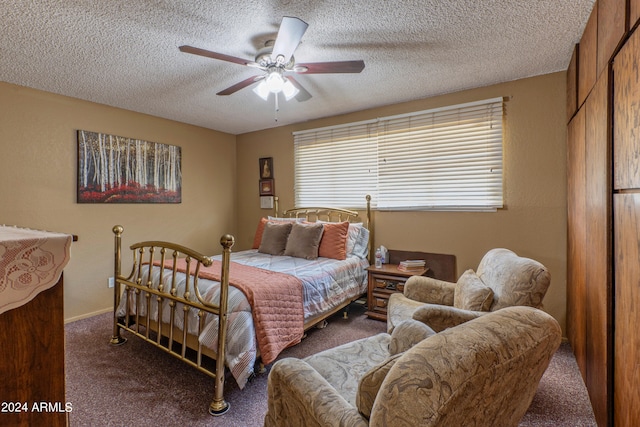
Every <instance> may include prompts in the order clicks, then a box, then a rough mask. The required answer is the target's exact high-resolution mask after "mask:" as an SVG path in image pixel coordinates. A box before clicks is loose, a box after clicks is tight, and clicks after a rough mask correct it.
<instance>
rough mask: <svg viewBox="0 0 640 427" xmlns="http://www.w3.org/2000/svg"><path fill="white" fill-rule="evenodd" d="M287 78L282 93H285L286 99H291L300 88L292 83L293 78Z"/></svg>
mask: <svg viewBox="0 0 640 427" xmlns="http://www.w3.org/2000/svg"><path fill="white" fill-rule="evenodd" d="M286 80H287V81H286V82H284V85H282V94H283V95H284V99H286V100H287V101H289V100H290V99H291V98H293V97H294V96H296V95H297V94H298V92H300V91H299V90H298V88H297V87H295V86H294V85H293V83H291V80H289V79H286Z"/></svg>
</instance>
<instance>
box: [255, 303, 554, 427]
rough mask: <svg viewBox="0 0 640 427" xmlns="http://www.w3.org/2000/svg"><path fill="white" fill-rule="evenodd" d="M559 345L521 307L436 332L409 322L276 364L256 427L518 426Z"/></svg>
mask: <svg viewBox="0 0 640 427" xmlns="http://www.w3.org/2000/svg"><path fill="white" fill-rule="evenodd" d="M560 338H561V331H560V326H559V325H558V323H557V322H556V321H555V319H553V317H551V316H550V315H548V314H546V313H545V312H543V311H542V310H538V309H535V308H532V307H524V306H519V307H508V308H505V309H502V310H498V311H495V312H492V313H489V314H487V315H486V316H482V317H479V318H477V319H474V320H471V321H469V322H466V323H464V324H462V325H460V326H457V327H453V328H449V329H447V330H445V331H443V332H440V333H435V332H434V331H433V330H432V329H431V328H429V327H428V326H426V325H424V324H422V323H421V322H418V321H415V320H407V321H405V322H402V323H401V324H399V325H398V326H397V327H396V328H395V329H394V331H393V333H392V334H391V335H389V334H386V333H383V334H379V335H375V336H373V337H369V338H364V339H361V340H358V341H354V342H351V343H348V344H344V345H342V346H339V347H335V348H332V349H329V350H325V351H323V352H321V353H318V354H315V355H312V356H310V357H307V358H306V359H294V358H286V359H282V360H280V361H278V362H276V363H275V364H274V365H273V367H272V369H271V372H270V373H269V380H268V410H267V414H266V417H265V422H264V425H265V426H266V427H286V426H368V425H372V426H394V427H395V426H462V425H474V426H498V425H499V426H517V425H518V422H519V421H520V419H521V418H522V416H523V415H524V414H525V412H526V411H527V409H528V408H529V405H530V404H531V401H532V399H533V396H534V394H535V392H536V389H537V386H538V383H539V381H540V378H541V377H542V375H543V373H544V371H545V370H546V368H547V366H548V364H549V361H550V360H551V357H552V356H553V354H554V353H555V351H556V350H557V349H558V346H559V345H560Z"/></svg>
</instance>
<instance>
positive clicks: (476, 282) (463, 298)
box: [453, 270, 493, 311]
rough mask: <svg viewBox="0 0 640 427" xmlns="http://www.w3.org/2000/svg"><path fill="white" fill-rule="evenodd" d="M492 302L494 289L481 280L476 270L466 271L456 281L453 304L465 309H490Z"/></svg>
mask: <svg viewBox="0 0 640 427" xmlns="http://www.w3.org/2000/svg"><path fill="white" fill-rule="evenodd" d="M492 303H493V290H492V289H491V288H490V287H488V286H487V285H485V284H484V283H483V282H482V280H480V278H479V277H478V276H477V275H476V273H475V271H473V270H467V271H465V272H464V273H463V274H462V276H460V278H459V279H458V283H456V290H455V293H454V295H453V306H454V307H456V308H461V309H463V310H472V311H489V307H491V304H492Z"/></svg>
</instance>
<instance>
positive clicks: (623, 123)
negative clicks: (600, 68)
mask: <svg viewBox="0 0 640 427" xmlns="http://www.w3.org/2000/svg"><path fill="white" fill-rule="evenodd" d="M638 105H640V31H635V32H634V33H633V35H632V36H631V37H630V38H629V40H627V42H626V43H625V45H624V46H622V49H620V52H618V54H617V55H616V57H615V59H614V61H613V126H614V130H613V188H614V189H630V188H635V189H640V143H639V142H638V137H639V136H640V108H638Z"/></svg>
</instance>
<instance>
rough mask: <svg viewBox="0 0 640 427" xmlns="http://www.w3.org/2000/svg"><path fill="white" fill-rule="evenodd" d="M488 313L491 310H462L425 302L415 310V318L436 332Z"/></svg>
mask: <svg viewBox="0 0 640 427" xmlns="http://www.w3.org/2000/svg"><path fill="white" fill-rule="evenodd" d="M487 313H489V312H488V311H470V310H462V309H460V308H456V307H448V306H444V305H438V304H424V305H422V306H421V307H419V308H418V309H417V310H416V311H414V312H413V319H414V320H418V321H420V322H422V323H426V324H427V325H429V326H430V327H431V329H433V330H434V331H436V332H441V331H444V330H445V329H447V328H452V327H454V326H458V325H460V324H462V323H465V322H468V321H469V320H472V319H475V318H477V317H480V316H482V315H484V314H487Z"/></svg>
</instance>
